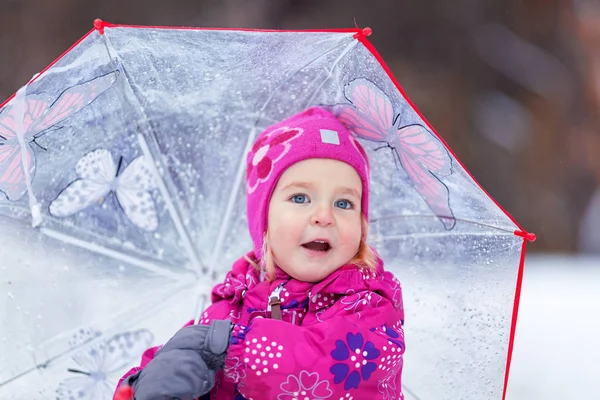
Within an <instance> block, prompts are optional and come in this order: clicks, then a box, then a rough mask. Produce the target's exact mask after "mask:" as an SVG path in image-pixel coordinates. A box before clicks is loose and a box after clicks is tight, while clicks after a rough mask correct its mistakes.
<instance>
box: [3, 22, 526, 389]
mask: <svg viewBox="0 0 600 400" xmlns="http://www.w3.org/2000/svg"><path fill="white" fill-rule="evenodd" d="M369 34H370V30H368V29H365V30H360V29H348V30H335V31H333V30H330V31H303V32H300V31H258V30H234V29H231V30H228V29H195V28H164V27H136V26H120V25H111V24H107V23H105V22H102V21H96V23H95V28H94V29H92V30H91V31H90V32H89V33H88V34H87V35H85V36H84V37H83V38H82V39H81V40H80V41H79V42H77V43H76V44H75V45H74V46H73V47H71V48H70V49H69V50H68V51H67V52H65V53H64V54H63V55H62V56H61V57H60V58H58V59H57V60H56V61H55V62H54V63H53V64H51V65H50V66H49V67H48V68H47V69H45V70H44V71H43V72H42V73H41V74H39V75H37V76H36V77H35V78H34V79H32V81H31V82H29V83H28V84H27V85H25V86H24V87H23V88H22V89H21V90H19V91H18V92H17V93H16V95H15V96H13V97H12V98H11V99H9V100H8V101H7V102H5V104H4V105H3V106H2V107H1V108H0V190H1V191H2V192H3V193H4V195H5V196H2V198H0V213H1V214H2V215H4V216H5V217H3V219H2V220H1V221H2V228H1V229H0V234H1V235H2V237H3V241H2V247H1V250H0V255H1V259H2V266H1V268H2V279H1V280H0V285H2V292H4V293H5V295H4V296H2V297H1V299H2V300H1V301H2V303H0V304H1V305H2V307H0V313H1V314H0V318H1V321H2V328H3V329H2V337H1V338H0V366H1V368H0V397H7V396H8V397H11V396H12V397H16V398H18V397H19V396H24V397H26V398H47V397H48V396H49V395H51V394H52V393H54V392H55V394H56V396H58V398H59V399H66V398H70V397H69V396H75V397H76V396H79V397H80V398H89V399H96V398H105V397H106V393H107V391H108V390H109V389H108V388H112V385H114V384H115V382H116V377H117V376H118V374H119V373H121V372H122V371H123V369H125V368H126V367H127V366H131V365H132V364H134V363H135V362H136V361H135V359H136V357H138V356H139V354H140V352H141V351H142V350H143V348H145V346H147V345H150V344H152V343H161V342H164V340H166V339H167V338H168V337H169V336H170V335H171V334H173V333H174V330H175V329H176V328H177V327H178V326H180V325H181V324H183V323H184V322H185V321H186V320H188V319H189V318H190V317H192V316H194V315H196V316H198V315H199V314H200V312H201V311H202V310H203V308H204V307H205V306H206V305H207V300H208V296H209V292H210V288H211V286H212V285H213V284H214V283H215V282H216V281H217V280H218V279H219V277H220V275H221V274H222V273H223V272H225V271H227V269H228V268H229V266H230V265H231V263H232V262H233V261H234V260H235V259H236V258H238V257H239V256H240V255H241V254H244V253H245V252H246V251H247V250H248V249H250V248H251V241H250V237H249V235H248V232H247V228H246V220H245V207H244V202H245V190H244V185H245V181H244V176H245V173H246V171H245V163H244V158H245V154H246V153H247V151H248V150H249V149H250V148H251V146H252V144H253V141H254V138H255V137H256V135H257V133H258V132H260V131H261V129H263V128H265V127H266V126H268V125H270V124H272V123H274V122H276V121H279V120H281V119H283V118H285V117H287V116H289V115H291V114H294V113H296V112H299V111H301V110H302V109H304V108H306V107H308V106H311V105H316V104H319V105H324V106H328V107H330V108H331V109H332V110H333V111H334V112H335V113H336V114H337V115H338V117H339V118H340V120H342V121H343V122H344V123H345V124H346V125H347V126H348V127H349V128H350V129H351V130H352V131H353V132H354V133H355V135H356V137H357V138H358V140H359V141H361V143H362V144H363V145H364V147H365V149H366V151H367V153H368V156H369V157H370V160H371V179H372V193H371V196H372V197H371V198H372V201H371V204H372V210H370V214H371V216H372V223H371V243H372V244H373V245H374V246H375V247H376V248H377V250H378V251H379V252H380V254H381V255H382V256H383V258H384V260H385V262H386V265H387V266H388V268H389V269H391V270H392V271H393V272H395V273H396V275H397V276H398V278H399V279H400V280H401V281H402V283H403V286H404V291H405V293H404V297H405V308H406V325H405V329H406V337H407V343H408V350H407V353H406V358H405V368H404V382H405V384H406V385H407V387H406V388H405V391H406V392H407V393H414V394H416V395H417V396H418V397H419V398H421V399H438V398H443V397H444V396H445V395H446V394H447V393H449V392H452V391H455V392H457V393H461V397H462V398H465V399H481V398H500V397H501V396H502V395H503V392H504V386H505V379H506V378H507V369H508V366H509V364H510V363H509V360H510V351H511V343H512V337H513V335H514V327H515V323H514V321H515V320H514V319H513V317H514V316H516V309H517V307H516V306H517V305H518V287H519V285H518V284H519V279H520V271H521V268H522V262H523V257H524V250H525V242H526V240H527V239H529V240H531V239H533V238H534V237H533V235H532V234H529V233H527V232H525V231H524V230H523V229H522V228H521V227H520V226H519V225H518V224H517V223H516V222H515V221H514V220H513V219H512V218H511V217H510V216H508V215H507V213H506V212H505V211H503V210H502V209H501V208H500V207H499V206H498V205H497V204H496V203H495V202H494V201H493V200H492V199H491V198H490V197H489V195H487V194H486V192H485V191H484V190H483V189H482V188H481V187H480V186H479V185H478V184H477V183H476V182H475V181H474V179H473V178H472V177H471V176H470V175H469V174H468V172H467V171H466V170H465V168H464V167H463V166H462V164H460V162H459V161H458V160H457V158H456V157H455V156H454V155H453V153H452V152H451V151H450V150H449V149H448V147H447V146H446V145H445V143H444V142H443V141H442V140H441V139H440V138H439V136H438V135H437V134H436V133H435V132H434V130H433V128H431V126H430V125H429V124H428V123H427V122H426V121H425V120H424V118H423V117H422V116H421V115H420V114H419V113H418V112H417V111H416V109H415V107H414V106H413V105H412V104H411V103H410V101H409V100H408V98H407V97H406V96H405V94H404V93H403V92H402V90H401V88H400V86H399V84H398V83H397V81H396V80H395V79H394V77H393V76H392V75H391V73H390V72H389V69H388V68H387V67H386V66H385V64H384V62H383V61H382V60H381V58H380V56H379V55H378V53H377V52H376V50H375V49H374V48H373V46H372V45H371V44H370V43H369V42H368V40H367V38H366V36H368V35H369Z"/></svg>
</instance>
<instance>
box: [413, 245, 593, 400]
mask: <svg viewBox="0 0 600 400" xmlns="http://www.w3.org/2000/svg"><path fill="white" fill-rule="evenodd" d="M599 307H600V257H584V256H568V255H542V254H534V255H530V256H528V257H527V260H526V263H525V272H524V277H523V286H522V292H521V302H520V308H519V319H518V324H517V331H516V337H515V342H514V352H513V361H512V366H511V374H510V381H509V387H508V392H507V396H506V399H507V400H538V399H539V400H546V399H553V400H563V399H564V400H570V399H573V400H588V399H589V400H592V399H594V400H596V399H600V380H599V379H598V376H599V375H600V346H598V345H597V342H598V339H599V338H600V319H599V318H598V315H599V312H598V308H599ZM409 350H410V347H408V349H407V351H409ZM406 368H410V366H408V365H407V366H406ZM407 385H408V387H409V389H410V384H409V383H407ZM416 395H417V396H411V395H410V394H409V393H408V391H407V393H405V396H406V399H407V400H424V399H423V398H421V397H418V393H416ZM456 398H460V396H459V397H456Z"/></svg>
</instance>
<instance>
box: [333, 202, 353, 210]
mask: <svg viewBox="0 0 600 400" xmlns="http://www.w3.org/2000/svg"><path fill="white" fill-rule="evenodd" d="M335 206H336V207H338V208H342V209H344V210H350V209H352V208H354V203H352V202H351V201H350V200H338V201H336V202H335Z"/></svg>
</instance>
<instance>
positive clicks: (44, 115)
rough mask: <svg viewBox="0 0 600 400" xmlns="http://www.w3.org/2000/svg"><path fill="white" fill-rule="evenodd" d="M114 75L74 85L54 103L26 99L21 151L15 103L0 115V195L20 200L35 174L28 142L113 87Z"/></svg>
mask: <svg viewBox="0 0 600 400" xmlns="http://www.w3.org/2000/svg"><path fill="white" fill-rule="evenodd" d="M116 79H117V72H111V73H109V74H106V75H103V76H100V77H98V78H95V79H92V80H90V81H87V82H84V83H81V84H79V85H75V86H73V87H70V88H68V89H67V90H65V91H64V92H62V93H61V94H60V95H59V96H58V98H57V99H56V100H54V101H53V98H52V97H50V96H48V95H47V94H43V93H42V94H30V95H26V96H25V100H24V104H23V108H24V110H23V112H24V113H23V124H22V132H21V133H22V138H21V139H22V142H23V143H24V144H25V146H24V148H21V145H20V140H19V139H20V138H19V133H20V132H18V130H20V129H19V128H18V126H19V122H20V121H18V120H17V119H18V118H19V116H18V115H17V112H18V111H17V109H18V107H17V105H16V104H15V101H16V99H13V101H12V102H10V103H8V105H7V106H6V107H4V109H3V110H1V111H0V191H2V192H4V194H5V195H6V197H7V198H8V199H9V200H11V201H16V200H19V199H20V198H21V197H22V196H23V195H24V194H25V192H26V191H27V176H29V177H33V175H34V173H35V168H36V165H35V157H34V153H33V149H32V148H31V142H35V139H37V138H39V137H40V136H42V135H43V134H44V133H46V132H47V131H48V129H49V128H51V127H53V126H55V125H56V124H57V123H59V122H61V121H63V120H64V119H66V118H68V117H70V116H72V115H73V114H75V113H76V112H78V111H80V110H81V109H83V108H84V107H86V106H87V105H89V104H90V103H91V102H92V101H94V100H95V99H96V98H97V97H98V96H99V95H100V94H102V93H103V92H105V91H106V90H107V89H108V88H110V87H111V86H112V84H113V83H115V81H116Z"/></svg>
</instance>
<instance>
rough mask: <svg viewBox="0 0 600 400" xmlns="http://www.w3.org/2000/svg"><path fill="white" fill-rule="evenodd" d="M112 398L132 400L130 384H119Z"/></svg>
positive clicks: (115, 399)
mask: <svg viewBox="0 0 600 400" xmlns="http://www.w3.org/2000/svg"><path fill="white" fill-rule="evenodd" d="M113 400H133V389H132V388H131V386H128V385H123V386H120V387H119V388H118V389H117V391H116V392H115V396H114V397H113Z"/></svg>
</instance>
